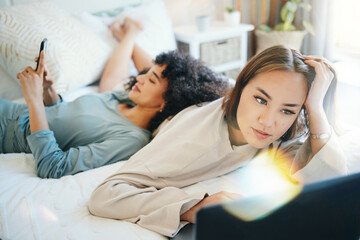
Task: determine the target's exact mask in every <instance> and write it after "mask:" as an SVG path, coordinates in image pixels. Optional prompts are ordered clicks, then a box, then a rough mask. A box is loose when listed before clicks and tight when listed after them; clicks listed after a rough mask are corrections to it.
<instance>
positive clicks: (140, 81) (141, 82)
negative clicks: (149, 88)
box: [136, 75, 144, 84]
mask: <svg viewBox="0 0 360 240" xmlns="http://www.w3.org/2000/svg"><path fill="white" fill-rule="evenodd" d="M136 81H137V82H138V83H140V84H143V83H144V75H139V76H137V77H136Z"/></svg>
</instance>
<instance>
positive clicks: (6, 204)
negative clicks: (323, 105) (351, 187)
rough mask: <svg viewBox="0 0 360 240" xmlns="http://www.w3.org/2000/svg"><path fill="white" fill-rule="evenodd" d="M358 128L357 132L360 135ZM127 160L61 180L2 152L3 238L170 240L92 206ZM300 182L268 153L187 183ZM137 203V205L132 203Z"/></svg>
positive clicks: (263, 188) (258, 189) (352, 147)
mask: <svg viewBox="0 0 360 240" xmlns="http://www.w3.org/2000/svg"><path fill="white" fill-rule="evenodd" d="M358 133H360V132H357V133H353V134H358ZM349 137H351V136H350V135H346V137H345V138H343V139H342V140H343V141H342V142H343V143H344V144H346V145H347V146H348V147H347V148H346V149H345V151H347V152H348V151H351V152H348V153H349V154H348V156H349V159H350V160H351V161H349V163H348V165H349V167H350V168H351V173H353V172H360V164H359V162H360V153H359V151H358V150H357V149H359V147H360V146H359V144H358V143H357V142H355V141H352V140H351V138H349ZM123 163H124V162H118V163H115V164H112V165H108V166H104V167H101V168H97V169H93V170H90V171H87V172H83V173H79V174H76V175H73V176H65V177H62V178H60V179H41V178H38V177H37V176H36V166H35V161H34V158H33V156H32V155H31V154H23V153H20V154H0V238H2V239H14V240H33V239H54V240H56V239H59V240H60V239H74V240H75V239H79V240H81V239H89V240H91V239H110V240H111V239H166V238H165V237H164V236H161V235H159V234H157V233H154V232H151V231H149V230H147V229H144V228H142V227H140V226H138V225H136V224H133V223H129V222H126V221H120V220H113V219H105V218H99V217H96V216H92V215H91V214H90V213H89V211H88V201H89V198H90V195H91V193H92V191H93V190H94V188H95V187H96V186H97V185H98V184H100V183H101V182H102V181H103V180H104V179H105V178H106V177H108V176H109V175H111V174H112V173H114V172H115V171H116V170H117V169H118V168H120V167H121V165H122V164H123ZM293 186H294V185H293V184H292V183H290V182H287V181H285V180H284V176H283V175H282V174H279V172H278V171H277V170H276V167H275V166H273V165H271V164H269V163H268V162H266V161H265V160H264V159H263V158H259V159H255V160H253V161H252V162H250V163H249V164H248V165H247V166H246V167H243V168H240V169H238V170H236V171H233V172H231V173H228V174H226V175H224V176H221V177H217V178H213V179H209V180H207V181H203V182H200V183H197V184H194V185H191V186H188V187H186V188H184V190H185V191H187V192H189V193H191V192H195V191H198V190H200V189H201V190H202V191H204V190H205V191H207V192H208V193H209V194H213V193H216V192H219V191H230V192H236V193H239V194H242V195H243V196H244V197H251V196H255V195H259V194H263V193H267V192H271V191H279V190H283V189H288V188H290V187H293ZM129 207H131V206H129Z"/></svg>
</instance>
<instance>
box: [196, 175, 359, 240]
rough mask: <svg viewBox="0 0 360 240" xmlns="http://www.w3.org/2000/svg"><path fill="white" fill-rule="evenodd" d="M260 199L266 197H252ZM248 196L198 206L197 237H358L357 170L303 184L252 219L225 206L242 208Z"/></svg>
mask: <svg viewBox="0 0 360 240" xmlns="http://www.w3.org/2000/svg"><path fill="white" fill-rule="evenodd" d="M274 194H276V193H274ZM262 199H264V200H263V201H266V199H268V197H265V196H258V197H254V198H252V200H253V201H258V202H259V201H262ZM249 200H250V199H246V200H245V199H240V200H236V201H232V202H228V203H225V204H223V205H215V206H211V207H206V208H203V209H201V210H200V211H199V212H198V215H197V224H196V225H195V226H194V227H195V236H196V239H198V240H203V239H204V240H205V239H207V240H208V239H262V240H263V239H276V240H278V239H302V240H303V239H306V240H307V239H331V240H335V239H341V240H344V239H356V240H358V239H359V236H360V173H357V174H353V175H349V176H346V177H340V178H334V179H331V180H328V181H324V182H318V183H314V184H309V185H305V186H304V188H303V189H302V191H301V193H300V194H299V195H298V196H297V197H295V198H294V199H293V200H292V201H290V202H289V203H287V204H285V205H283V206H282V207H280V208H278V209H276V210H275V211H273V212H272V213H271V214H267V215H266V216H263V217H261V218H257V219H255V220H252V221H246V220H243V219H241V218H239V217H235V216H236V215H238V214H236V213H235V214H232V213H230V211H229V210H225V209H235V210H236V211H241V209H245V208H246V207H249V205H248V204H245V202H247V203H248V202H249ZM224 205H225V207H224ZM245 210H246V209H245Z"/></svg>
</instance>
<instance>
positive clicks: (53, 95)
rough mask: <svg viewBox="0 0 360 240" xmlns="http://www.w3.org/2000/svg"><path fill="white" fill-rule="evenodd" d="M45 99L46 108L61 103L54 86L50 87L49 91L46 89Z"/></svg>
mask: <svg viewBox="0 0 360 240" xmlns="http://www.w3.org/2000/svg"><path fill="white" fill-rule="evenodd" d="M43 98H44V104H45V106H51V105H53V104H54V103H56V102H58V101H60V97H59V95H58V94H57V92H56V90H55V89H54V88H53V87H52V86H50V87H49V88H47V89H44V92H43Z"/></svg>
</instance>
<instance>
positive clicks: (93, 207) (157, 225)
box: [89, 171, 206, 237]
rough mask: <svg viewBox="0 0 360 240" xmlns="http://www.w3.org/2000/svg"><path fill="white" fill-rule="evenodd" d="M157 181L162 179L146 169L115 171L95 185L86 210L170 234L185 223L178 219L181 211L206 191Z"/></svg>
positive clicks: (171, 235)
mask: <svg viewBox="0 0 360 240" xmlns="http://www.w3.org/2000/svg"><path fill="white" fill-rule="evenodd" d="M151 182H152V184H151ZM145 183H146V185H145ZM160 185H162V184H161V180H160V181H159V179H156V177H151V175H150V174H149V173H141V172H137V171H134V172H133V173H122V174H119V173H118V174H116V175H113V176H111V177H109V178H108V179H107V180H106V181H104V182H103V183H102V184H101V185H99V186H98V187H97V188H96V189H95V191H94V192H93V193H92V196H91V198H90V202H89V211H90V212H91V213H92V214H93V215H96V216H100V217H105V218H113V219H119V220H126V221H130V222H133V223H137V224H138V225H140V226H142V227H144V228H147V229H149V230H151V231H154V232H158V233H160V234H162V235H165V236H169V237H173V236H174V235H175V234H176V233H177V232H178V231H179V230H180V229H181V228H182V227H183V226H185V225H186V224H187V222H185V221H180V215H181V214H183V213H184V212H186V211H187V210H189V209H190V208H192V207H193V206H194V205H196V204H197V203H198V202H200V201H201V200H202V199H203V198H204V197H205V195H206V192H196V193H191V194H188V193H186V192H185V191H184V190H182V189H180V188H177V187H171V186H167V187H164V186H160ZM150 186H151V187H150Z"/></svg>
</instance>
